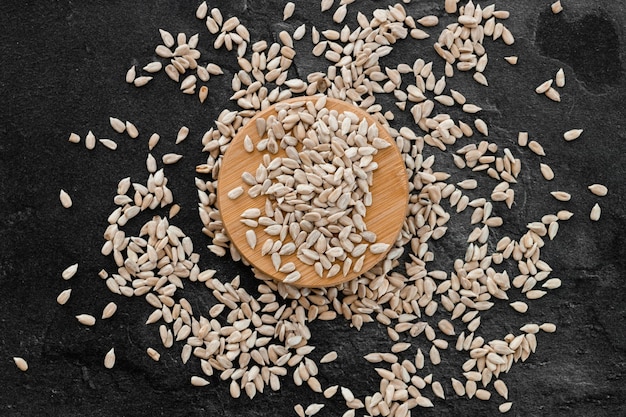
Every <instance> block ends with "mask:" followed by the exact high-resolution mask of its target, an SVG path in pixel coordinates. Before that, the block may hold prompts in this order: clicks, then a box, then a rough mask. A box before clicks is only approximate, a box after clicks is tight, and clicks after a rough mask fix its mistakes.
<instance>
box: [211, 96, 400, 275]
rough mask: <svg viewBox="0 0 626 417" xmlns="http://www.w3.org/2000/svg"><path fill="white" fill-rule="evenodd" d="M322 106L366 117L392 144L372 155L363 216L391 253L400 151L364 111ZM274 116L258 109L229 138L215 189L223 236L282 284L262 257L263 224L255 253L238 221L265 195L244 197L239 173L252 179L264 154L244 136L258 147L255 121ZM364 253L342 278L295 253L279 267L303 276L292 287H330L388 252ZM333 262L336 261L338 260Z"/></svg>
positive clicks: (397, 221)
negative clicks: (235, 192)
mask: <svg viewBox="0 0 626 417" xmlns="http://www.w3.org/2000/svg"><path fill="white" fill-rule="evenodd" d="M319 98H320V97H319V96H312V97H296V98H292V99H289V100H285V101H283V102H281V104H284V103H291V102H299V101H304V100H312V101H317V100H318V99H319ZM326 108H328V109H329V110H330V109H334V110H337V111H338V112H339V113H340V114H341V113H343V112H344V111H350V112H353V113H355V114H356V115H357V116H359V117H360V118H365V119H367V121H368V124H370V125H371V124H373V123H376V124H377V126H378V131H379V137H381V138H382V139H385V140H387V141H388V142H390V143H391V144H392V146H389V147H387V148H385V149H382V150H379V151H378V153H377V154H376V156H375V157H374V161H375V162H377V163H378V168H377V169H376V170H375V171H374V173H373V184H372V186H371V187H370V192H371V193H372V205H371V206H370V207H368V208H367V214H366V216H365V217H364V220H365V222H366V225H367V229H368V230H371V231H373V232H374V233H376V236H377V240H376V242H381V243H388V244H389V248H390V249H391V248H392V247H393V244H394V242H395V241H396V239H397V237H398V235H399V233H400V229H401V228H402V224H403V222H404V219H405V216H406V210H407V204H408V197H409V193H408V182H407V175H406V169H405V166H404V161H403V160H402V157H401V155H400V152H399V151H398V149H397V147H396V145H395V142H394V141H393V139H392V138H391V136H390V135H389V133H388V132H387V130H386V129H385V128H384V127H383V126H382V125H381V124H380V123H378V122H377V121H376V120H375V119H374V118H373V117H371V116H370V115H369V114H367V113H366V112H365V111H363V110H362V109H360V108H357V107H355V106H353V105H351V104H349V103H346V102H343V101H340V100H337V99H331V98H328V99H327V102H326ZM276 114H277V112H276V109H275V106H271V107H269V108H267V109H266V110H263V111H260V112H259V113H258V114H257V115H255V116H254V117H253V118H252V119H251V120H250V121H249V122H248V123H247V124H246V125H245V126H244V127H243V128H242V129H241V130H240V131H239V133H238V134H237V135H236V136H235V138H234V139H233V140H232V142H231V143H230V145H229V146H228V150H227V151H226V154H225V155H224V159H223V161H222V167H221V169H220V174H219V180H218V187H217V199H218V207H219V210H220V214H221V217H222V221H223V223H224V227H225V229H226V232H227V233H228V235H229V236H230V238H231V240H232V242H233V243H234V245H235V247H236V248H237V250H238V251H239V252H240V254H241V255H242V256H243V257H244V258H245V259H246V260H247V261H248V262H249V263H250V264H251V265H253V266H254V267H256V268H257V269H258V270H259V271H261V272H262V273H264V274H266V275H268V276H271V277H273V278H274V279H275V280H278V281H282V280H283V279H284V278H285V276H286V275H287V274H284V273H281V272H276V271H275V269H274V266H273V265H272V261H271V257H270V256H269V255H265V256H262V255H261V247H262V246H263V243H264V242H265V241H266V240H267V239H268V238H271V237H272V236H269V235H267V234H266V233H265V232H264V231H263V229H264V228H263V226H257V227H256V228H255V229H254V231H255V232H256V235H257V244H256V247H255V249H252V248H251V247H250V246H249V245H248V243H247V240H246V231H248V230H250V227H248V226H246V225H244V224H243V223H241V221H240V220H241V213H243V212H244V211H245V210H247V209H249V208H253V207H256V208H259V209H261V212H263V207H264V205H265V197H264V196H263V195H261V196H258V197H256V198H251V197H250V196H249V195H248V193H247V191H248V189H249V188H250V187H249V186H248V185H246V184H245V183H244V182H243V180H242V178H241V175H242V174H243V173H244V172H246V171H247V172H250V173H251V174H253V175H254V173H255V171H256V169H257V167H258V166H259V164H260V163H262V158H263V154H264V153H265V152H263V153H261V152H259V151H257V150H256V149H255V150H254V151H253V152H252V153H248V152H247V151H246V150H245V149H244V146H243V142H244V138H245V137H246V135H248V136H249V137H250V138H251V139H252V141H253V142H254V144H255V145H256V144H257V142H258V141H259V140H260V139H261V138H260V137H259V135H258V133H257V129H256V123H255V121H256V119H257V118H265V119H267V118H268V117H269V116H270V115H276ZM284 156H286V155H285V152H284V150H283V149H280V150H279V152H278V154H275V155H272V158H275V157H284ZM239 186H243V188H244V190H245V191H244V193H243V195H241V196H240V197H239V198H237V199H234V200H232V199H230V198H229V197H228V195H227V194H228V192H229V191H231V190H232V189H234V188H236V187H239ZM274 238H275V237H274ZM288 241H291V238H290V237H289V235H287V238H286V239H285V241H284V243H286V242H288ZM365 255H366V257H365V261H364V263H363V267H362V268H361V270H360V272H359V273H355V272H354V271H353V270H351V271H350V273H348V274H347V275H346V276H344V275H343V274H342V272H341V271H340V272H339V273H338V274H337V275H335V276H334V277H331V278H326V277H320V276H319V275H317V273H316V272H315V270H314V268H313V266H312V265H306V264H304V263H303V262H301V261H300V260H299V259H298V258H297V256H296V253H294V254H292V255H289V256H282V263H283V264H284V263H286V262H294V264H296V266H297V270H298V271H299V272H300V273H301V278H300V279H299V280H298V281H296V282H294V283H292V285H294V286H299V287H329V286H334V285H337V284H340V283H342V282H346V281H349V280H351V279H353V278H355V277H357V276H358V275H360V274H362V273H364V272H366V271H368V270H369V269H371V268H372V267H373V266H374V265H376V263H378V262H379V261H380V260H381V259H382V258H383V257H384V256H385V255H386V253H381V254H372V253H371V252H370V251H369V250H367V251H366V253H365ZM336 262H339V263H340V261H336ZM325 272H326V271H325Z"/></svg>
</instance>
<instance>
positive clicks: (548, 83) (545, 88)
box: [535, 78, 554, 94]
mask: <svg viewBox="0 0 626 417" xmlns="http://www.w3.org/2000/svg"><path fill="white" fill-rule="evenodd" d="M553 81H554V80H552V78H550V79H549V80H548V81H544V82H543V83H541V84H539V86H538V87H537V88H535V93H537V94H544V93H545V92H547V91H548V90H549V89H550V86H551V85H552V82H553Z"/></svg>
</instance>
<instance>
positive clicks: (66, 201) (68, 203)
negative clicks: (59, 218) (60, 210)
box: [59, 189, 72, 208]
mask: <svg viewBox="0 0 626 417" xmlns="http://www.w3.org/2000/svg"><path fill="white" fill-rule="evenodd" d="M59 200H61V205H62V206H63V207H64V208H70V207H72V198H71V197H70V195H69V194H68V193H67V192H66V191H65V190H63V189H62V190H61V191H60V192H59Z"/></svg>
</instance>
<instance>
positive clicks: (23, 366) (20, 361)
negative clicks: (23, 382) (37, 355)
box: [13, 356, 28, 372]
mask: <svg viewBox="0 0 626 417" xmlns="http://www.w3.org/2000/svg"><path fill="white" fill-rule="evenodd" d="M13 362H15V366H17V369H19V370H20V371H22V372H26V371H27V370H28V363H27V362H26V360H25V359H24V358H20V357H18V356H15V357H13Z"/></svg>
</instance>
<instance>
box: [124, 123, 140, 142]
mask: <svg viewBox="0 0 626 417" xmlns="http://www.w3.org/2000/svg"><path fill="white" fill-rule="evenodd" d="M126 133H127V134H128V136H129V137H130V138H132V139H136V138H137V137H138V136H139V130H137V126H135V125H134V124H133V123H131V122H129V121H128V120H127V121H126Z"/></svg>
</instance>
